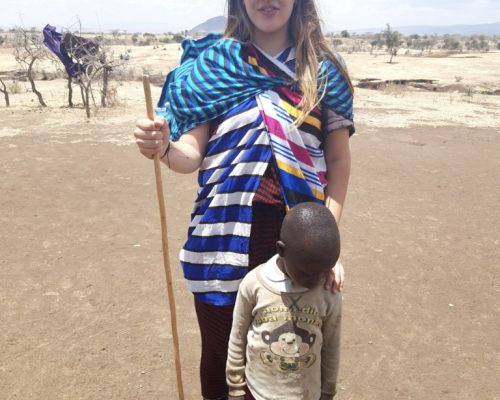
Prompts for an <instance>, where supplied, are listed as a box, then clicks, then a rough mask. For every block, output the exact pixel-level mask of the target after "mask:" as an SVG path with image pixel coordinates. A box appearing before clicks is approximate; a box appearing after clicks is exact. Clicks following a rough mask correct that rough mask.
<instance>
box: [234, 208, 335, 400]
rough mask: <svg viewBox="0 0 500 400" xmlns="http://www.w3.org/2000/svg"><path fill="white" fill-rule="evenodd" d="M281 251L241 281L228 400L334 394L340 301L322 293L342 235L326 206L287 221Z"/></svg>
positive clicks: (314, 398) (294, 399)
mask: <svg viewBox="0 0 500 400" xmlns="http://www.w3.org/2000/svg"><path fill="white" fill-rule="evenodd" d="M277 249H278V254H277V255H276V256H274V257H273V258H271V259H270V260H269V261H268V262H266V263H265V264H262V265H260V266H259V267H257V268H255V269H254V270H252V271H251V272H249V273H248V274H247V276H246V277H245V278H244V279H243V281H242V283H241V284H240V288H239V292H238V296H237V299H236V305H235V309H234V316H233V326H232V330H231V336H230V340H229V351H228V360H227V368H226V376H227V383H228V386H229V399H230V400H237V399H238V400H239V399H242V400H243V399H253V398H254V399H256V400H277V399H283V400H285V399H286V400H319V399H321V400H327V399H332V398H333V396H334V395H335V392H336V379H337V371H338V366H339V345H340V322H341V310H342V297H341V295H340V294H336V295H332V293H330V292H329V291H326V290H325V289H324V288H323V285H322V282H323V281H324V277H325V276H326V275H327V274H328V273H329V271H330V270H331V266H332V265H334V264H335V263H336V262H337V259H338V257H339V252H340V239H339V231H338V228H337V224H336V223H335V219H334V218H333V216H332V214H331V213H330V211H328V209H327V208H326V207H324V206H322V205H319V204H316V203H302V204H299V205H298V206H296V207H295V208H293V209H292V211H291V212H290V213H289V214H288V215H287V216H286V217H285V219H284V221H283V225H282V228H281V234H280V240H279V241H278V242H277Z"/></svg>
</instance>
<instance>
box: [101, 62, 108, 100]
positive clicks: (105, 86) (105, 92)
mask: <svg viewBox="0 0 500 400" xmlns="http://www.w3.org/2000/svg"><path fill="white" fill-rule="evenodd" d="M108 78H109V71H108V68H107V67H106V66H104V70H103V71H102V92H101V106H103V107H106V99H107V97H108Z"/></svg>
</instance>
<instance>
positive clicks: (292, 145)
mask: <svg viewBox="0 0 500 400" xmlns="http://www.w3.org/2000/svg"><path fill="white" fill-rule="evenodd" d="M215 38H217V39H215ZM193 46H194V47H193ZM184 50H185V52H187V53H190V54H191V56H190V57H187V58H186V56H183V58H182V60H181V65H180V67H179V68H178V70H175V71H173V72H172V73H170V74H169V76H168V78H167V81H166V84H165V87H164V91H163V93H162V99H161V100H160V102H159V106H162V108H163V111H164V112H165V114H164V115H165V116H166V117H167V119H168V121H169V124H170V127H171V131H172V134H171V137H172V139H173V140H175V139H176V138H178V137H179V136H180V134H181V133H182V132H186V131H187V130H190V129H192V128H194V127H195V126H197V125H199V124H201V123H204V122H208V121H212V120H216V121H217V122H218V123H219V125H218V126H217V128H216V129H215V132H214V133H213V134H212V136H211V137H210V139H209V142H208V144H207V148H206V153H205V157H204V160H203V162H202V165H201V166H200V171H199V176H198V183H199V186H200V189H199V190H198V194H197V198H196V201H195V204H194V207H193V212H192V216H191V217H192V218H191V223H190V225H189V229H188V238H187V241H186V243H185V244H184V247H183V249H182V250H181V253H180V260H181V263H182V267H183V271H184V276H185V278H186V282H187V286H188V288H189V289H190V290H191V291H192V292H193V293H194V295H195V297H196V299H197V300H199V301H201V302H204V303H207V304H212V305H221V306H222V305H231V304H234V302H235V299H236V293H237V290H238V287H239V284H240V282H241V280H242V279H243V277H244V276H245V275H246V273H247V272H248V259H249V257H248V253H249V250H250V249H249V247H250V246H249V245H250V231H251V225H252V201H253V197H254V195H255V193H256V191H257V189H258V187H259V184H260V181H261V178H262V176H263V175H264V173H265V171H266V169H267V167H268V165H269V162H274V163H275V165H276V167H277V171H278V174H279V177H280V181H281V184H282V187H283V194H284V199H285V201H286V203H287V205H288V206H290V207H292V206H294V205H295V204H297V203H300V202H303V201H318V202H323V201H324V186H325V185H326V183H327V182H326V165H325V160H324V154H323V150H322V131H321V110H320V109H319V108H316V109H315V110H313V111H312V112H311V115H310V116H309V117H308V118H307V119H306V121H305V122H304V123H303V124H302V125H301V127H300V129H298V128H297V127H296V126H295V125H294V124H293V121H294V118H295V117H296V116H297V115H298V109H297V105H298V103H299V102H300V95H299V94H298V93H297V89H296V87H295V86H294V78H295V75H294V67H295V60H294V51H293V49H287V50H285V51H284V52H283V53H282V54H281V55H280V56H278V57H277V58H272V57H266V56H265V55H264V54H263V53H262V52H261V51H259V50H258V49H256V48H255V47H253V46H243V45H241V44H240V43H239V42H236V41H234V40H229V39H222V40H220V38H219V37H216V36H209V37H208V38H205V39H202V41H201V42H200V41H197V42H189V43H188V44H185V45H184ZM193 58H194V59H193ZM186 65H189V67H188V66H186ZM323 65H324V63H323ZM331 65H333V63H331ZM330 69H331V68H329V70H330ZM322 70H323V67H322ZM337 72H338V71H337ZM328 76H329V77H330V73H328ZM339 76H341V75H340V73H337V74H333V75H332V77H335V79H337V81H338V83H337V85H336V90H337V93H338V95H339V96H340V97H343V98H346V99H347V101H346V102H345V103H342V104H341V102H338V101H337V100H335V104H337V103H338V105H336V106H335V107H332V106H330V104H331V103H329V102H326V98H327V97H328V98H329V99H330V100H329V101H330V102H333V100H332V98H331V97H332V96H330V94H328V89H326V90H327V93H326V94H325V97H324V100H323V102H322V104H324V105H325V106H326V107H328V108H330V109H332V110H333V111H334V112H335V113H337V114H338V115H341V116H343V117H345V118H348V119H352V96H351V94H350V90H349V88H348V86H347V84H346V83H345V81H343V78H342V79H340V77H339ZM341 81H342V82H343V84H342V83H341ZM344 86H346V87H347V89H345V88H344ZM329 87H330V81H329V82H328V84H327V88H329ZM345 91H347V92H348V94H346V93H344V92H345ZM168 103H169V104H170V107H168Z"/></svg>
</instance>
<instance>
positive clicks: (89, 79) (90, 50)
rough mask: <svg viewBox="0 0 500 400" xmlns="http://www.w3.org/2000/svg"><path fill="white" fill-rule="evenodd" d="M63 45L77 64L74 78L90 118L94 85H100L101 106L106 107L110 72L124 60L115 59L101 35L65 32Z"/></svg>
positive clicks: (93, 102)
mask: <svg viewBox="0 0 500 400" xmlns="http://www.w3.org/2000/svg"><path fill="white" fill-rule="evenodd" d="M64 46H65V48H66V50H67V52H68V54H69V55H70V56H71V57H72V59H73V60H74V61H75V63H76V64H77V67H78V73H77V76H76V78H75V80H76V82H77V83H78V85H79V86H80V91H81V93H82V100H83V105H84V107H85V112H86V115H87V118H90V108H91V103H92V104H93V105H94V107H97V105H96V102H95V98H94V91H95V90H96V88H95V86H96V85H100V95H101V101H100V104H101V107H107V105H108V104H107V97H108V92H109V79H110V74H111V73H112V71H114V70H116V69H117V68H120V67H121V66H123V65H124V63H125V62H126V60H118V59H115V57H114V55H113V53H112V52H111V51H110V48H109V46H107V44H106V43H105V41H104V38H102V37H99V38H96V39H93V40H89V39H86V38H84V37H82V36H76V35H73V34H70V33H67V34H66V35H65V36H64ZM68 85H70V83H68ZM68 87H69V86H68Z"/></svg>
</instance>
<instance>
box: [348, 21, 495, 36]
mask: <svg viewBox="0 0 500 400" xmlns="http://www.w3.org/2000/svg"><path fill="white" fill-rule="evenodd" d="M391 28H392V29H393V30H395V31H398V32H399V33H401V34H403V35H434V34H436V35H447V34H448V35H463V36H471V35H487V36H493V35H500V22H495V23H492V24H475V25H436V26H432V25H415V26H391ZM385 29H386V28H385V27H383V28H382V27H380V28H368V29H353V30H352V32H356V33H380V32H382V31H383V30H385ZM349 32H351V31H349Z"/></svg>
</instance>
